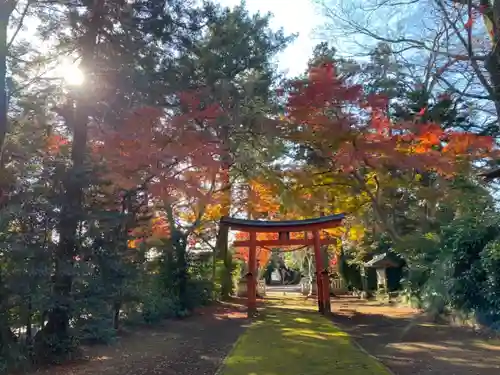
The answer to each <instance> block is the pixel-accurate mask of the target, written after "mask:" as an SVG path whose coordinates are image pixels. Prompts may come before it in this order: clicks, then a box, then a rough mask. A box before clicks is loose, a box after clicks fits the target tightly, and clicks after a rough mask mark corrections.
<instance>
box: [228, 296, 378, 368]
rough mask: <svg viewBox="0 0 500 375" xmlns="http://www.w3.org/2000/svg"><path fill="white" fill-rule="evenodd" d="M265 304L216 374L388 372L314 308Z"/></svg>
mask: <svg viewBox="0 0 500 375" xmlns="http://www.w3.org/2000/svg"><path fill="white" fill-rule="evenodd" d="M288 307H289V306H287V307H286V308H273V307H271V308H268V309H267V310H266V311H265V313H264V315H265V316H264V317H263V319H261V320H258V321H256V322H255V323H254V324H252V326H251V327H250V328H249V329H248V330H247V331H246V332H245V334H243V335H242V336H241V337H240V339H239V340H238V343H237V344H236V346H235V348H234V350H233V351H232V352H231V354H230V355H229V356H228V357H227V358H226V360H225V362H224V365H223V366H222V368H221V369H220V371H219V373H218V374H219V375H249V374H251V375H281V374H287V375H324V374H336V375H344V374H349V375H387V374H388V372H387V370H386V369H385V368H384V367H383V366H382V365H381V364H380V363H379V362H377V361H376V360H375V359H373V358H372V357H370V356H368V355H366V354H365V353H363V352H361V351H360V350H359V349H357V348H356V347H355V346H353V344H352V342H351V340H350V339H349V336H348V335H347V334H346V333H344V332H342V331H340V330H339V329H337V328H336V327H335V326H334V325H332V324H331V323H330V322H329V321H328V320H327V319H325V318H324V317H322V316H320V315H318V314H317V313H312V312H307V311H297V310H291V309H289V308H288Z"/></svg>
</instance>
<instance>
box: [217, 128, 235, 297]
mask: <svg viewBox="0 0 500 375" xmlns="http://www.w3.org/2000/svg"><path fill="white" fill-rule="evenodd" d="M221 139H222V141H223V143H224V151H223V152H224V154H223V155H222V176H221V180H222V181H221V182H222V188H223V190H224V193H223V199H222V202H221V214H222V216H229V214H230V212H231V201H232V199H231V181H230V175H229V171H230V169H231V154H230V150H229V130H228V128H227V126H224V127H223V128H222V132H221ZM228 239H229V228H227V227H225V226H219V231H218V232H217V239H216V248H217V258H218V259H219V260H222V262H223V265H224V269H223V272H222V275H221V276H222V279H221V298H222V299H223V300H224V299H228V298H229V297H230V295H231V293H232V291H233V282H232V278H231V271H232V259H231V257H230V254H229V248H228V245H227V241H228Z"/></svg>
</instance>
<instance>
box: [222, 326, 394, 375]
mask: <svg viewBox="0 0 500 375" xmlns="http://www.w3.org/2000/svg"><path fill="white" fill-rule="evenodd" d="M252 324H253V322H250V325H249V326H248V327H247V328H246V329H245V330H244V331H243V332H242V333H241V335H239V336H238V339H236V341H235V342H234V344H233V345H232V346H231V349H229V351H228V352H227V354H226V355H225V356H224V359H223V360H222V362H221V364H220V365H219V367H217V370H215V373H214V375H222V370H223V369H224V367H225V365H226V361H227V359H228V358H229V357H230V356H231V355H232V354H233V353H234V351H235V350H236V347H237V346H238V344H239V343H240V341H241V340H242V337H243V336H244V335H246V333H247V330H249V329H250V327H251V326H252ZM391 375H392V374H391Z"/></svg>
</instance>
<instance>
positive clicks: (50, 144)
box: [46, 134, 69, 155]
mask: <svg viewBox="0 0 500 375" xmlns="http://www.w3.org/2000/svg"><path fill="white" fill-rule="evenodd" d="M68 143H69V141H68V139H67V138H65V137H63V136H61V135H58V134H52V135H51V136H49V137H47V139H46V147H47V153H48V154H49V155H56V154H58V153H59V152H60V151H61V147H63V146H66V145H68Z"/></svg>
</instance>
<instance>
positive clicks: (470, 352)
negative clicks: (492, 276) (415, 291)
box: [332, 298, 500, 375]
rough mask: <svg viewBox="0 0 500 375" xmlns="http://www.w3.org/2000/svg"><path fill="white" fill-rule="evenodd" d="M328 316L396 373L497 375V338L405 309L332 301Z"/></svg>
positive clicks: (499, 365) (499, 345)
mask: <svg viewBox="0 0 500 375" xmlns="http://www.w3.org/2000/svg"><path fill="white" fill-rule="evenodd" d="M333 310H334V312H335V314H334V316H333V318H332V320H333V321H334V323H335V324H337V325H338V326H339V327H340V328H342V329H343V330H344V331H346V332H348V333H349V334H350V335H351V336H352V337H353V338H354V340H356V341H357V342H358V344H359V345H361V346H362V347H363V348H364V349H365V350H366V351H367V352H368V353H370V354H372V355H373V356H375V357H377V358H378V359H379V360H381V361H382V362H383V363H384V364H385V365H386V366H387V367H389V368H390V369H391V370H392V371H393V372H394V374H396V375H442V374H447V375H498V374H500V341H499V340H497V339H493V338H489V337H487V336H485V335H482V334H478V333H475V332H473V331H472V330H471V329H470V328H466V327H453V326H450V325H447V324H436V323H434V322H430V321H428V320H427V319H425V317H422V316H418V313H417V312H416V311H414V310H411V309H408V308H398V307H392V306H386V305H383V304H373V303H372V302H365V301H361V300H357V299H353V298H351V299H349V298H341V299H340V300H339V299H335V300H333Z"/></svg>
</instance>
